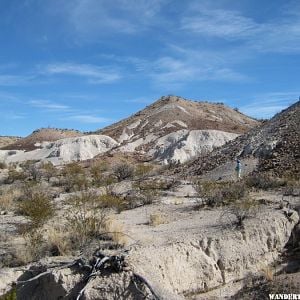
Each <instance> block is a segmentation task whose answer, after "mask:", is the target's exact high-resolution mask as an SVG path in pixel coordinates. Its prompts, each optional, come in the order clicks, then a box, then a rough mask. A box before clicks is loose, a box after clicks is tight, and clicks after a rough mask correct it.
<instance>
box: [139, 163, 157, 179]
mask: <svg viewBox="0 0 300 300" xmlns="http://www.w3.org/2000/svg"><path fill="white" fill-rule="evenodd" d="M153 168H154V167H153V165H145V164H138V165H137V166H136V167H135V172H134V173H135V176H137V177H145V176H146V175H148V174H149V173H150V172H151V171H152V170H153Z"/></svg>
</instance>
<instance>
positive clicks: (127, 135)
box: [96, 96, 259, 162]
mask: <svg viewBox="0 0 300 300" xmlns="http://www.w3.org/2000/svg"><path fill="white" fill-rule="evenodd" d="M258 124H259V122H258V121H256V120H254V119H252V118H249V117H247V116H245V115H243V114H242V113H240V112H238V111H237V110H234V109H231V108H229V107H227V106H225V105H224V104H220V103H208V102H197V101H190V100H186V99H184V98H181V97H177V96H165V97H162V98H160V99H159V100H158V101H156V102H154V103H153V104H151V105H150V106H148V107H146V108H145V109H143V110H141V111H139V112H137V113H136V114H134V115H133V116H131V117H129V118H127V119H124V120H122V121H120V122H118V123H115V124H113V125H111V126H108V127H106V128H104V129H101V130H99V131H97V132H96V133H101V134H103V135H108V136H110V137H111V138H113V139H115V140H116V141H118V142H119V143H120V147H119V148H118V149H117V150H115V151H121V152H140V153H144V154H146V155H148V156H149V157H151V158H154V159H156V160H159V161H168V160H176V161H178V160H179V161H181V162H184V161H186V160H188V159H190V158H191V157H194V156H197V155H200V154H203V153H206V152H209V151H211V150H212V149H214V148H215V147H219V146H221V145H223V144H224V143H226V142H228V141H229V140H232V139H234V138H236V137H237V136H238V135H240V134H243V133H245V132H247V131H248V130H250V129H251V128H253V127H255V126H257V125H258Z"/></svg>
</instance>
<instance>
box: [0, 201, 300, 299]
mask: <svg viewBox="0 0 300 300" xmlns="http://www.w3.org/2000/svg"><path fill="white" fill-rule="evenodd" d="M203 216H205V214H202V215H199V214H198V215H197V214H195V215H192V216H191V217H190V219H189V220H187V223H186V226H185V228H182V230H181V231H180V232H178V231H176V226H177V225H176V222H170V223H169V224H165V226H162V227H161V228H157V229H153V230H152V232H148V233H147V232H145V233H144V236H143V235H142V233H141V232H138V231H136V236H135V237H136V239H137V240H139V241H140V242H139V243H138V244H137V245H133V246H132V247H131V249H130V251H129V252H128V253H127V255H126V258H125V260H126V263H127V265H128V268H127V269H126V271H121V272H116V271H114V270H111V269H109V268H108V269H105V270H104V271H102V272H99V273H98V274H97V276H95V277H94V278H92V280H90V281H89V282H88V283H87V282H86V278H87V277H86V276H87V275H88V274H89V271H88V270H87V269H84V268H82V267H80V265H76V266H75V265H73V266H71V267H70V266H69V267H60V268H56V269H55V268H53V269H51V268H48V271H49V273H47V274H46V275H44V276H41V277H40V278H39V279H38V280H34V281H32V282H27V283H25V284H20V285H17V287H18V289H17V290H18V298H19V299H58V298H59V297H63V299H74V297H75V298H76V297H77V295H78V294H79V292H80V290H81V289H82V287H83V286H84V284H86V283H87V286H86V288H85V290H84V293H82V296H81V297H80V299H106V300H110V299H145V298H144V297H145V295H146V296H147V295H148V298H146V299H153V298H151V297H150V295H151V294H153V293H151V291H150V290H149V289H148V288H147V287H146V286H145V284H142V283H141V281H139V280H136V277H135V274H139V275H141V276H142V278H146V279H147V282H148V283H149V284H150V286H151V287H152V289H153V291H154V292H155V294H156V295H157V297H159V299H168V300H169V299H189V297H190V295H191V294H193V295H194V294H201V293H204V292H206V291H207V290H211V289H216V288H218V287H220V286H222V285H224V284H227V283H230V282H232V281H235V280H240V279H242V278H244V277H246V276H248V275H249V274H251V273H253V274H255V273H257V272H259V271H260V270H261V269H262V268H263V267H264V266H267V265H268V264H270V263H272V262H274V261H275V260H276V258H277V257H278V255H279V254H280V253H281V252H282V250H283V248H284V246H285V245H286V243H287V242H288V240H289V237H290V235H291V232H292V230H293V228H294V226H295V224H297V222H298V220H299V216H298V214H297V212H295V211H286V210H282V209H281V210H280V209H276V207H269V206H261V207H260V210H259V212H258V214H257V216H256V217H255V218H249V219H247V220H246V221H245V225H244V228H243V229H237V228H234V227H232V226H231V227H228V226H230V222H227V221H226V220H225V223H224V222H220V220H218V219H217V216H218V214H214V212H211V213H210V214H207V216H208V217H209V218H212V219H213V220H210V221H209V222H208V223H207V224H210V225H205V226H203V224H202V227H200V223H199V222H200V221H199V220H198V221H197V220H196V218H198V219H199V218H200V219H201V218H202V217H203ZM226 222H227V226H226ZM180 225H181V227H182V225H183V223H181V224H180ZM134 230H135V229H134V228H133V229H132V231H131V234H133V233H134V232H135V231H134ZM150 234H152V235H153V241H152V242H150V243H149V242H148V243H146V241H147V240H148V239H149V236H150ZM156 240H157V242H155V241H156ZM60 259H62V258H60ZM69 261H70V258H69ZM41 264H42V265H43V267H42V268H41V267H40V268H41V269H40V270H41V271H45V270H46V269H47V264H48V266H49V262H48V263H47V262H46V261H44V262H42V263H40V264H39V265H40V266H41ZM52 264H53V262H52ZM2 272H4V270H2ZM38 273H39V272H37V271H35V273H34V274H31V276H32V275H36V274H38ZM11 274H13V273H11ZM29 274H30V272H27V278H29V277H30V276H29ZM11 278H12V281H16V280H17V278H19V279H18V280H20V278H21V280H24V278H26V276H24V275H22V276H20V273H18V274H17V275H16V276H11ZM22 278H23V279H22ZM7 283H8V282H6V285H5V286H2V287H1V291H2V293H3V291H4V290H5V289H8V287H9V285H8V284H7ZM2 285H3V283H2ZM43 297H44V298H43ZM72 297H73V298H72ZM116 297H117V298H116ZM154 299H155V298H154Z"/></svg>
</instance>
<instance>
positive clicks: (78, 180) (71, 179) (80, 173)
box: [62, 162, 88, 192]
mask: <svg viewBox="0 0 300 300" xmlns="http://www.w3.org/2000/svg"><path fill="white" fill-rule="evenodd" d="M62 175H63V177H64V183H65V186H66V191H67V192H69V191H81V190H86V189H87V188H88V180H87V177H86V175H85V172H84V169H83V167H82V166H81V165H80V164H78V163H76V162H72V163H70V164H67V165H66V166H65V167H64V169H63V170H62Z"/></svg>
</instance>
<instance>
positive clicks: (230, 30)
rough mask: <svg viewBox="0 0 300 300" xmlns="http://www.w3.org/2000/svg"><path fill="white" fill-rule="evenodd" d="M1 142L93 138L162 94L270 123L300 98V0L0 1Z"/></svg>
mask: <svg viewBox="0 0 300 300" xmlns="http://www.w3.org/2000/svg"><path fill="white" fill-rule="evenodd" d="M0 45H1V48H0V113H1V126H0V135H23V136H24V135H27V134H29V133H30V132H31V131H33V130H34V129H36V128H40V127H48V126H51V127H62V128H75V129H79V130H85V131H88V130H94V129H98V128H101V127H104V126H106V125H109V124H111V123H112V122H115V121H118V120H119V119H121V118H124V117H127V116H129V115H130V114H132V113H134V112H136V111H137V110H139V109H142V108H143V107H144V106H146V105H148V104H150V103H151V102H153V101H154V100H156V99H158V98H159V97H161V96H162V95H168V94H172V95H179V96H182V97H184V98H188V99H194V100H211V101H217V102H224V103H226V104H227V105H229V106H231V107H238V108H239V109H240V110H241V111H242V112H244V113H246V114H249V115H251V116H254V117H257V118H266V117H270V116H272V115H273V114H274V113H276V112H278V111H280V110H281V109H283V108H285V107H286V106H288V105H290V104H291V103H293V102H295V101H296V100H297V99H298V97H299V95H300V87H299V74H300V1H289V0H272V1H269V0H259V1H258V0H239V1H232V0H215V1H209V0H203V1H202V0H186V1H181V0H173V1H171V0H113V1H108V0H72V1H71V0H64V1H63V0H0Z"/></svg>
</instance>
